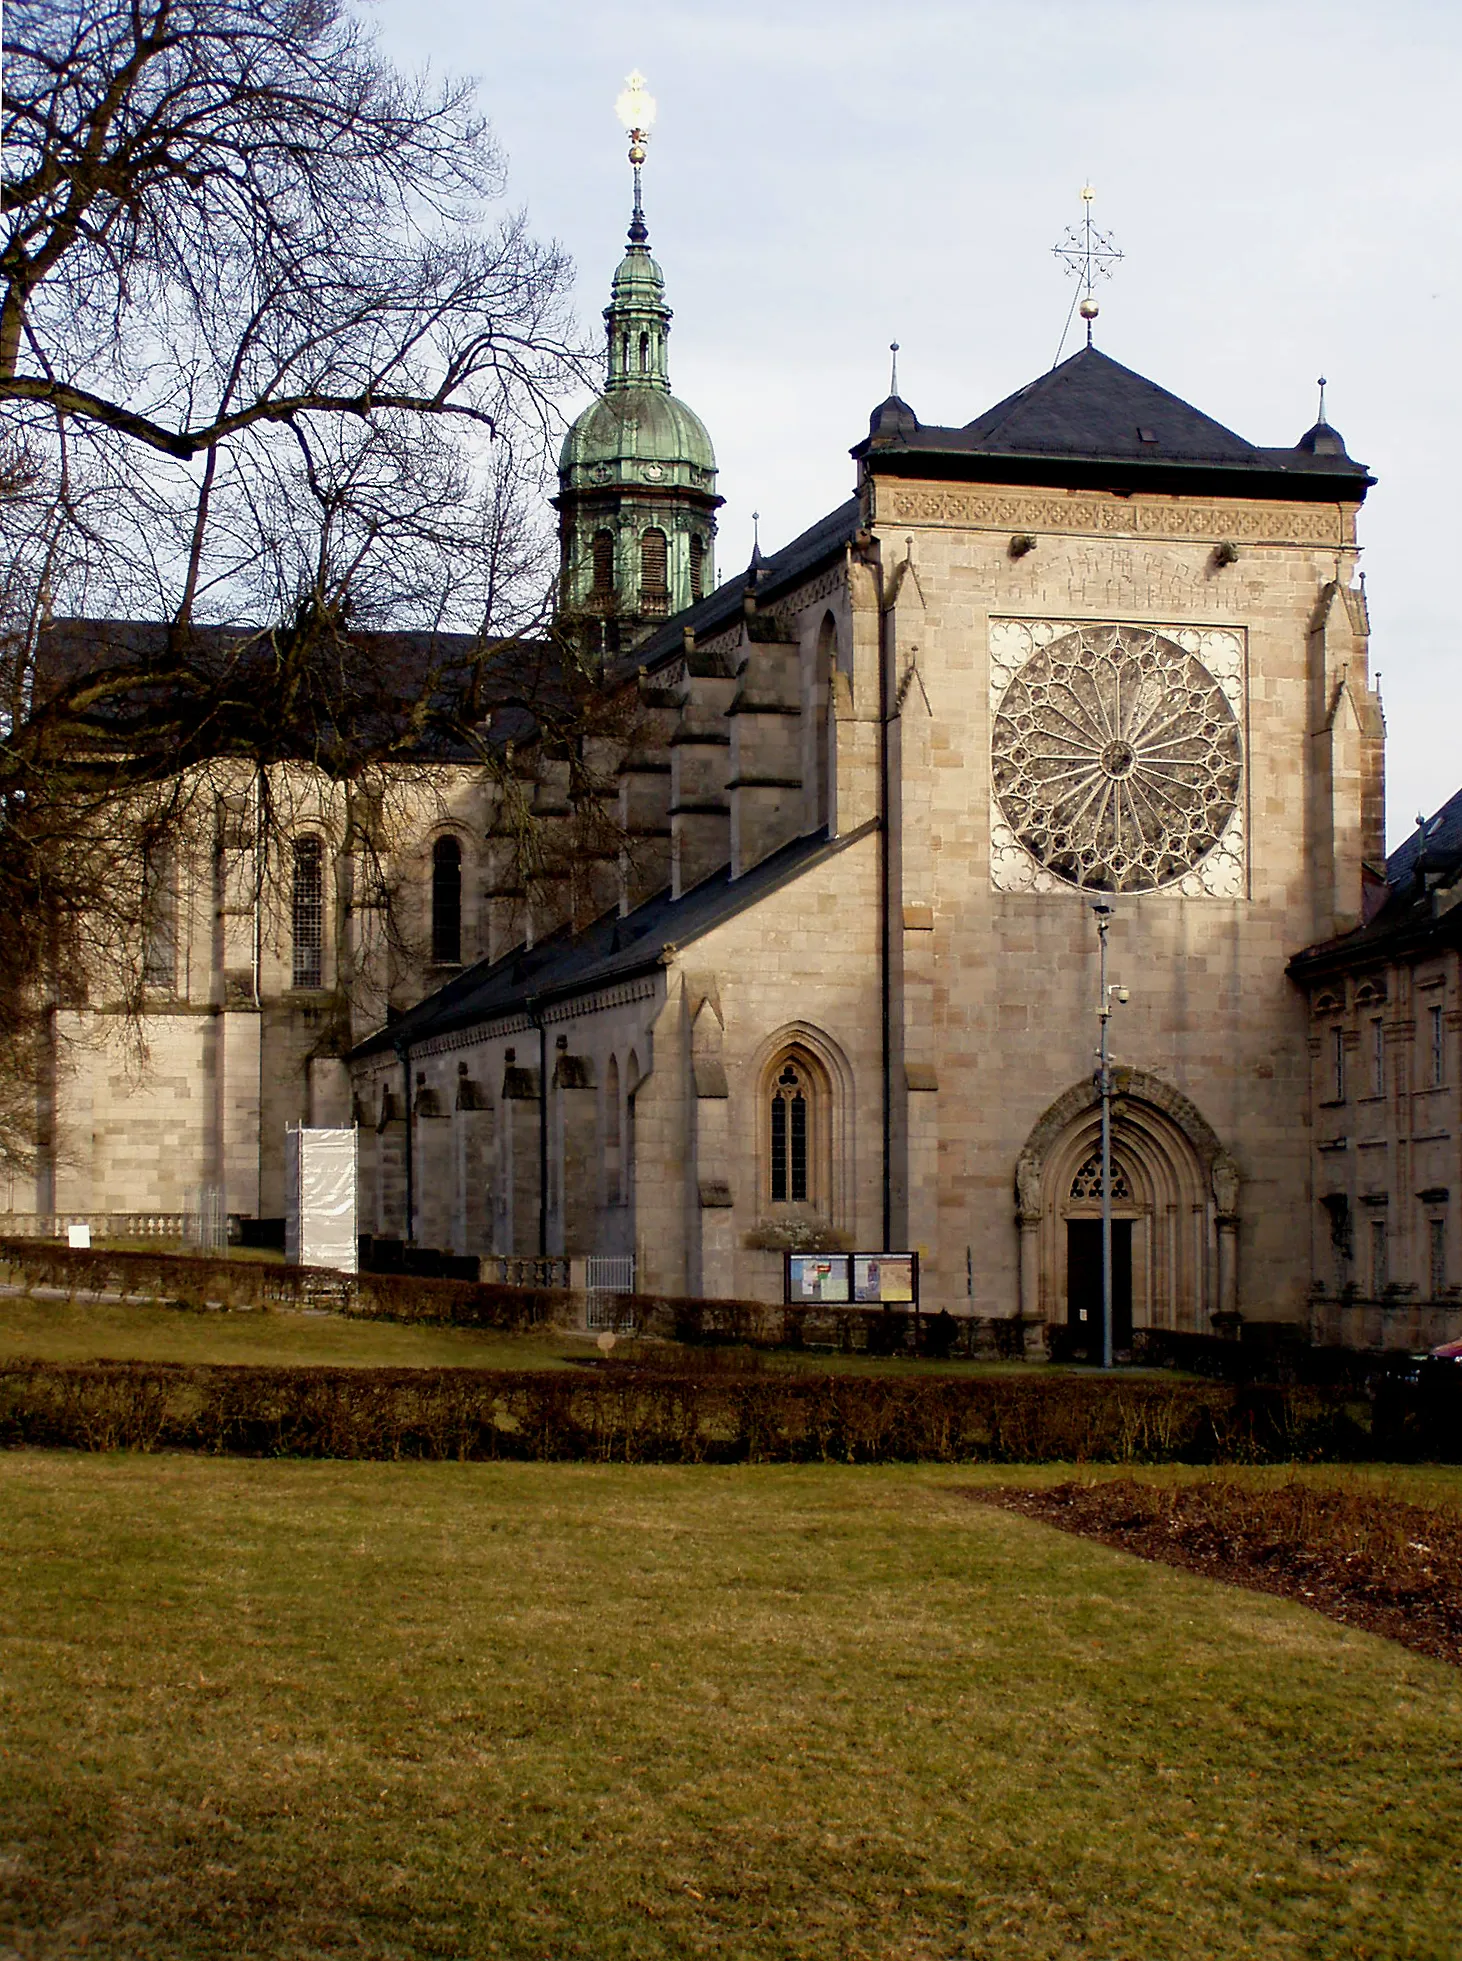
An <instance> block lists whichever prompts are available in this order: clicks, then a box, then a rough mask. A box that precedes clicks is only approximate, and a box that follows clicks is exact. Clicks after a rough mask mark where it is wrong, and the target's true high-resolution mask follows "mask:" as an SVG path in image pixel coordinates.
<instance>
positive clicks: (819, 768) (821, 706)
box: [812, 613, 838, 829]
mask: <svg viewBox="0 0 1462 1961" xmlns="http://www.w3.org/2000/svg"><path fill="white" fill-rule="evenodd" d="M837 660H838V629H837V622H836V621H835V620H834V619H833V616H832V614H831V613H828V614H826V615H825V616H824V618H823V622H822V625H821V626H820V627H819V628H818V633H817V660H816V664H815V665H814V667H813V672H812V823H813V828H814V829H816V828H818V827H819V826H820V825H823V824H830V823H831V822H832V797H831V782H832V679H833V669H834V668H835V667H836V666H837Z"/></svg>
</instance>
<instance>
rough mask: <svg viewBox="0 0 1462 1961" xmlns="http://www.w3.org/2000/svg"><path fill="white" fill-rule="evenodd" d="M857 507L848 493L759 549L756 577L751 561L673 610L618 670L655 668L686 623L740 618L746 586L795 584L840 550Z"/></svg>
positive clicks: (759, 592) (675, 649) (669, 655)
mask: <svg viewBox="0 0 1462 1961" xmlns="http://www.w3.org/2000/svg"><path fill="white" fill-rule="evenodd" d="M860 509H861V506H860V504H859V500H858V499H857V498H856V497H850V498H849V499H848V501H847V502H846V503H845V504H839V505H838V506H837V508H836V510H832V511H829V512H828V514H827V516H826V517H821V518H819V519H818V520H817V523H816V524H813V525H809V526H808V528H807V530H806V531H804V532H803V533H802V534H801V536H800V537H797V538H794V539H793V540H792V542H791V544H790V545H783V547H782V549H781V550H780V551H779V552H772V553H771V554H770V556H768V557H761V556H760V555H758V556H757V558H756V559H754V560H753V565H754V567H755V574H754V578H753V575H752V567H748V568H747V571H745V572H742V573H738V574H737V576H736V577H735V578H731V579H728V580H727V581H726V583H725V584H724V585H720V586H717V587H716V590H715V591H714V592H712V593H707V595H706V597H705V598H704V599H698V600H697V601H696V603H695V605H694V606H687V607H686V608H685V610H684V611H683V612H680V613H677V614H675V616H674V617H673V618H672V619H669V620H667V621H666V622H665V624H664V626H662V627H658V628H657V629H656V631H655V632H654V633H653V634H652V635H651V636H650V638H649V639H648V640H642V641H641V642H640V644H639V645H638V646H637V647H636V648H635V649H634V651H633V652H632V653H631V654H629V655H627V656H626V657H625V659H624V660H622V661H621V662H620V663H619V666H618V668H617V669H616V670H615V672H616V676H628V675H630V674H633V673H634V671H635V669H636V668H637V667H648V668H651V669H653V668H655V667H658V666H661V665H663V664H664V663H666V662H667V661H670V660H673V659H675V658H676V657H677V656H678V655H679V654H680V653H681V652H682V651H683V649H684V646H685V629H686V628H687V627H689V628H690V629H691V630H692V632H693V633H695V635H696V636H697V638H701V637H704V636H706V635H708V634H712V633H720V632H721V631H722V630H723V629H724V628H726V627H728V626H730V625H731V624H732V623H733V621H735V620H737V619H739V618H740V616H741V609H742V600H743V599H744V598H745V596H746V593H747V591H748V589H749V588H751V589H754V591H755V593H756V596H757V598H758V599H759V600H764V599H771V598H774V597H775V596H776V594H777V593H779V592H785V591H787V590H788V589H789V588H790V587H792V586H795V585H796V584H797V583H798V581H799V580H801V579H804V578H805V577H806V576H807V574H808V573H809V572H811V571H813V570H815V568H816V567H817V566H818V565H820V564H822V563H823V562H824V561H825V560H827V559H830V558H834V557H838V556H840V555H841V553H842V551H843V548H844V546H846V545H847V544H848V543H849V542H850V541H851V539H852V537H853V534H854V533H855V532H856V531H857V529H858V526H859V523H860V521H861V520H860Z"/></svg>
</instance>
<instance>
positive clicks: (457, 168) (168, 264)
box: [0, 0, 593, 1145]
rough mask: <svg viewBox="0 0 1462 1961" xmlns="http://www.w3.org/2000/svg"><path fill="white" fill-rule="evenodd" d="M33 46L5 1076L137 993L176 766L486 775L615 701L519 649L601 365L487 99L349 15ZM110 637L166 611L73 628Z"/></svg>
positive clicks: (1, 347) (5, 587)
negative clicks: (431, 72) (388, 633)
mask: <svg viewBox="0 0 1462 1961" xmlns="http://www.w3.org/2000/svg"><path fill="white" fill-rule="evenodd" d="M7 38H8V44H9V45H8V49H7V63H6V80H5V101H4V115H3V141H4V166H3V214H4V234H3V244H0V417H3V423H0V444H3V449H0V905H3V906H4V908H5V910H6V914H7V917H8V918H9V919H11V920H16V919H22V920H23V921H24V922H25V924H24V928H23V930H21V931H19V932H17V933H14V934H12V935H10V936H7V938H6V939H5V940H4V941H3V942H0V945H3V951H0V1024H3V1026H4V1028H5V1029H6V1030H7V1031H8V1033H7V1037H6V1039H7V1040H8V1041H9V1043H10V1054H9V1056H8V1057H7V1058H4V1059H3V1060H4V1062H5V1063H7V1064H8V1067H0V1076H3V1077H5V1078H6V1080H7V1081H8V1082H10V1083H11V1084H13V1083H15V1082H16V1081H20V1082H22V1083H23V1082H25V1081H26V1080H28V1078H29V1076H30V1075H31V1074H32V1073H33V1071H32V1062H33V1055H32V1053H31V1051H32V1049H33V1046H34V1044H33V1041H32V1035H33V1032H34V1028H35V1026H36V1022H35V1016H36V1014H37V1013H38V1012H39V1011H40V1006H41V1005H43V1002H42V983H44V987H45V988H47V989H50V990H52V991H54V990H55V989H57V988H59V989H61V990H62V991H64V989H65V988H66V986H67V985H68V984H71V983H72V982H74V983H75V984H76V985H80V984H81V974H82V970H83V969H88V968H89V969H91V970H93V971H94V970H95V966H96V962H97V959H98V957H99V952H100V953H101V954H102V955H104V956H105V957H111V954H112V953H114V952H115V953H116V955H117V958H118V959H119V960H123V965H125V960H124V959H123V954H124V952H125V949H126V948H127V947H129V946H130V947H131V949H132V955H133V961H132V964H133V969H134V970H135V968H136V948H137V944H138V941H139V936H140V932H141V910H142V909H143V908H144V907H145V901H146V894H145V892H144V890H143V882H140V881H139V880H137V879H133V880H132V881H131V882H130V883H129V882H128V881H127V880H119V879H118V878H117V877H116V876H115V875H113V873H112V871H111V870H110V867H112V866H114V865H115V864H117V863H118V862H120V861H121V859H122V858H123V857H125V856H126V854H127V852H128V851H131V850H134V849H135V848H136V847H137V846H138V844H139V839H143V834H144V833H145V834H146V835H147V836H151V835H154V834H155V833H156V831H157V829H158V827H159V826H161V825H162V824H163V823H164V822H165V821H167V820H168V818H169V816H170V815H176V811H175V807H174V806H175V803H176V793H175V792H174V791H170V790H169V788H168V785H169V784H170V783H174V782H175V781H176V780H179V779H178V772H179V770H180V769H183V770H192V771H194V773H195V774H194V776H193V778H192V779H190V780H192V781H195V782H196V780H197V779H196V772H197V770H198V769H199V768H200V767H201V766H203V765H206V764H207V763H208V762H209V761H210V760H211V759H215V758H226V759H229V761H230V764H231V766H236V765H237V764H238V762H239V760H240V759H245V760H247V761H249V762H251V763H253V764H254V765H256V766H257V767H258V769H259V770H260V771H266V770H268V769H269V768H270V767H271V766H272V765H273V764H275V763H277V762H280V761H284V760H290V759H297V760H308V761H310V762H313V763H315V764H318V765H319V766H320V767H322V768H324V769H327V770H329V771H330V772H331V773H332V774H335V775H344V776H349V775H352V774H358V773H361V772H369V771H370V770H372V769H375V768H379V767H380V766H381V765H382V764H385V763H388V762H390V761H392V760H393V759H401V758H404V757H407V756H420V755H422V754H427V755H428V756H430V757H444V756H448V755H450V756H453V757H456V758H458V759H461V758H464V757H471V756H474V755H475V756H476V757H477V758H478V759H479V760H481V761H483V762H485V763H486V764H487V765H488V766H491V767H495V768H498V769H500V770H503V772H504V777H505V780H508V779H514V780H516V779H515V778H514V771H513V769H512V768H511V767H510V766H508V765H506V764H505V760H504V759H505V756H506V754H507V752H506V750H505V747H504V744H503V742H502V740H501V739H500V735H499V737H498V738H495V737H494V734H493V728H492V721H491V717H492V715H493V714H494V713H496V714H497V715H498V717H499V722H500V723H501V717H502V715H503V714H504V712H506V713H507V714H508V716H509V718H510V720H511V718H512V717H513V716H514V715H516V716H518V717H519V718H520V719H522V718H527V719H529V720H532V721H533V723H534V725H535V726H537V727H538V728H539V729H540V730H546V732H547V734H548V737H549V739H550V741H551V742H552V743H553V744H554V745H555V746H556V750H557V751H558V752H560V753H565V752H566V753H568V754H570V755H577V754H580V753H582V750H583V741H582V736H583V718H584V716H585V715H586V714H589V715H591V716H592V709H591V708H590V703H591V700H592V695H593V690H592V687H590V686H588V685H586V681H587V677H583V676H578V677H576V676H575V675H574V674H573V672H572V669H571V668H570V670H569V671H568V673H567V675H566V674H565V670H564V665H563V662H562V661H561V660H560V659H559V657H558V656H557V654H555V655H553V656H552V657H551V658H550V659H549V660H548V661H547V662H546V663H545V661H544V659H543V656H542V654H541V652H538V651H534V652H533V653H532V654H531V657H530V656H529V655H528V654H526V653H525V648H526V647H527V646H528V645H529V642H530V640H531V638H532V636H533V631H534V629H535V628H541V627H542V626H543V625H544V623H545V620H546V617H547V610H548V602H547V597H546V595H547V592H548V590H549V589H550V586H551V580H550V576H549V561H548V556H547V544H548V541H547V540H546V538H545V536H544V532H543V528H542V526H541V523H540V521H539V516H538V512H539V509H540V508H541V497H540V496H539V494H538V493H539V491H540V489H541V487H542V484H543V481H544V477H545V475H546V469H547V451H546V442H545V439H546V437H547V435H548V434H549V432H550V430H551V428H552V426H553V418H554V410H555V403H556V401H557V399H558V397H559V396H560V394H561V393H562V391H563V390H564V389H565V388H566V387H568V386H571V385H573V384H574V383H575V382H576V381H578V380H579V379H581V378H582V375H583V373H584V368H583V361H582V353H581V350H580V349H579V347H578V346H577V344H576V342H575V339H574V334H573V329H572V323H571V318H570V315H569V310H568V297H567V296H568V280H569V267H568V264H567V262H566V260H565V259H564V257H563V255H562V254H561V253H560V252H559V251H558V249H557V248H556V247H554V246H552V245H545V244H542V243H539V242H538V241H536V240H535V239H534V238H533V237H532V236H531V234H530V233H529V231H528V229H527V226H526V223H525V221H524V219H523V217H522V215H521V214H512V213H509V214H507V215H503V214H502V211H501V198H502V192H503V184H504V178H503V165H502V159H501V157H500V154H499V152H498V150H497V148H496V147H495V144H494V142H493V140H492V137H491V134H490V132H489V130H488V127H487V125H486V124H485V123H484V122H483V120H482V119H481V118H480V116H479V115H478V114H477V112H476V110H475V107H474V92H473V89H472V87H471V86H470V85H469V84H467V83H465V82H452V81H448V82H431V81H427V80H425V79H422V78H415V77H409V76H405V75H402V74H400V73H398V72H397V71H396V70H394V69H393V68H392V67H391V66H390V65H389V64H388V63H387V62H386V61H385V59H384V58H383V57H382V56H381V54H380V53H379V51H378V50H377V48H376V47H375V45H374V44H373V41H372V39H371V37H370V36H369V34H368V33H367V32H366V31H365V30H364V29H363V28H362V26H361V24H360V22H359V21H358V20H357V18H356V17H355V16H354V14H353V13H352V11H351V10H350V8H349V7H348V6H347V5H345V4H342V0H12V4H11V6H10V7H9V9H8V14H7ZM102 618H105V619H110V620H112V621H118V620H121V621H134V622H148V623H151V624H150V627H149V628H148V630H145V631H144V630H139V631H136V632H132V633H128V632H125V631H120V632H114V633H112V634H110V635H109V636H107V635H99V634H97V633H95V632H91V631H89V630H87V629H85V628H84V627H82V626H81V625H80V624H78V623H80V622H84V621H87V620H92V621H95V620H98V619H102ZM388 627H389V628H390V629H392V630H393V632H397V633H399V632H402V631H404V630H409V631H410V632H411V633H412V634H413V636H414V638H413V641H412V652H411V658H410V660H409V661H404V662H403V663H399V664H397V665H396V666H395V667H394V668H393V666H392V664H391V663H390V662H385V663H383V662H382V661H381V660H380V659H379V658H378V655H377V653H373V652H372V651H371V650H370V648H369V647H368V644H367V641H366V639H365V638H364V637H363V636H366V635H368V634H370V633H371V632H373V631H374V630H380V629H384V628H388ZM549 670H551V676H550V673H549ZM580 774H581V775H584V774H585V772H583V771H582V770H581V772H580ZM588 774H590V775H592V772H589V773H588ZM143 841H144V842H145V839H143ZM144 855H145V854H144ZM138 862H139V863H140V862H142V861H141V860H140V859H139V860H138ZM118 971H119V974H120V971H121V970H120V969H119V970H118ZM119 985H120V981H119ZM7 1097H9V1100H8V1101H7ZM15 1100H16V1099H15V1098H14V1097H11V1096H9V1092H8V1091H7V1092H4V1093H0V1145H3V1144H4V1143H5V1141H6V1132H7V1127H8V1129H9V1131H10V1132H12V1133H15V1123H14V1122H8V1120H7V1115H6V1112H7V1111H8V1110H11V1106H12V1104H14V1103H15ZM24 1100H25V1099H24V1097H23V1096H22V1097H21V1098H20V1102H21V1103H24ZM11 1141H12V1143H15V1142H17V1141H18V1133H16V1135H13V1136H12V1137H11Z"/></svg>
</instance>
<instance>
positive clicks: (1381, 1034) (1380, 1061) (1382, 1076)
mask: <svg viewBox="0 0 1462 1961" xmlns="http://www.w3.org/2000/svg"><path fill="white" fill-rule="evenodd" d="M1385 1094H1386V1029H1385V1025H1384V1023H1382V1022H1381V1021H1380V1020H1379V1019H1377V1020H1375V1021H1373V1022H1372V1023H1371V1095H1372V1096H1384V1095H1385Z"/></svg>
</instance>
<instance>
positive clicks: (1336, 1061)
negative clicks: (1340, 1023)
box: [1330, 1028, 1345, 1103]
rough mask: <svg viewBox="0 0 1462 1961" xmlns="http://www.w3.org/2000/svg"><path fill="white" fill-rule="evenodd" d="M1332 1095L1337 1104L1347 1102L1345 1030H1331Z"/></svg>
mask: <svg viewBox="0 0 1462 1961" xmlns="http://www.w3.org/2000/svg"><path fill="white" fill-rule="evenodd" d="M1330 1094H1331V1096H1332V1097H1333V1098H1334V1099H1335V1101H1336V1102H1337V1103H1343V1102H1344V1101H1345V1030H1344V1029H1343V1028H1332V1029H1331V1030H1330Z"/></svg>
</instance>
